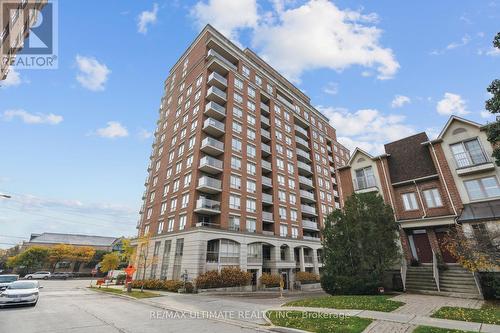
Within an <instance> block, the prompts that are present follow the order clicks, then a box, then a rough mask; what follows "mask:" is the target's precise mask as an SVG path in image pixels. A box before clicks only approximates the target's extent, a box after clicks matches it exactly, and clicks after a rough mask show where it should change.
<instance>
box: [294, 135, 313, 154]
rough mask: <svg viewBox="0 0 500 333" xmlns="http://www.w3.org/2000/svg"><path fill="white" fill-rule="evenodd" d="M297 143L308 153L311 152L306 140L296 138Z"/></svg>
mask: <svg viewBox="0 0 500 333" xmlns="http://www.w3.org/2000/svg"><path fill="white" fill-rule="evenodd" d="M295 142H296V143H297V146H299V147H301V148H304V149H305V150H307V151H309V150H311V149H310V148H309V143H308V142H307V141H306V140H304V139H301V138H299V137H298V136H295Z"/></svg>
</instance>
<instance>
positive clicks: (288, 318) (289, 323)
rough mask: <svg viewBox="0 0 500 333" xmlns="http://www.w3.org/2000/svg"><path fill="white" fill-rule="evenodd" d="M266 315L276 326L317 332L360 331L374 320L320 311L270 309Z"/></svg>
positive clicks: (353, 332) (355, 332) (346, 332)
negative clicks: (342, 316) (343, 316)
mask: <svg viewBox="0 0 500 333" xmlns="http://www.w3.org/2000/svg"><path fill="white" fill-rule="evenodd" d="M266 315H267V317H268V318H269V319H270V320H271V321H272V322H273V324H274V325H276V326H283V327H290V328H297V329H301V330H305V331H310V332H317V333H360V332H363V330H364V329H365V328H366V326H368V325H370V323H371V322H372V320H371V319H365V318H358V317H345V318H341V317H338V316H334V315H330V316H329V315H328V314H321V313H318V312H301V311H268V312H267V313H266ZM319 316H322V317H319Z"/></svg>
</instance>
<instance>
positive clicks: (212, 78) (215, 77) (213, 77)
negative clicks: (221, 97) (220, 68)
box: [208, 72, 227, 87]
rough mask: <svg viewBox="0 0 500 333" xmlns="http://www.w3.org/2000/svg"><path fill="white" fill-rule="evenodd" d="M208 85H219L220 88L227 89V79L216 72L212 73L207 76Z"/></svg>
mask: <svg viewBox="0 0 500 333" xmlns="http://www.w3.org/2000/svg"><path fill="white" fill-rule="evenodd" d="M208 83H209V84H219V85H220V86H223V87H227V79H226V78H225V77H224V76H222V75H220V74H219V73H217V72H212V74H210V75H209V76H208Z"/></svg>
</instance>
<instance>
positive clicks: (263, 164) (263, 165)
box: [261, 160, 273, 172]
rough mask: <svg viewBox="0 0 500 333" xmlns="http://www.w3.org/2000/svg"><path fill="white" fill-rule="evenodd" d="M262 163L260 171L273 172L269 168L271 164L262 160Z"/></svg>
mask: <svg viewBox="0 0 500 333" xmlns="http://www.w3.org/2000/svg"><path fill="white" fill-rule="evenodd" d="M261 163H262V169H264V170H266V171H269V172H270V171H273V168H272V166H271V162H268V161H265V160H262V161H261Z"/></svg>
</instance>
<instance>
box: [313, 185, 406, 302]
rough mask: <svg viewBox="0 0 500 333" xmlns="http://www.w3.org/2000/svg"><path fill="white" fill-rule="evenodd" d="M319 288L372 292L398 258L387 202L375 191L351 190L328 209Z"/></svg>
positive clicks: (350, 292)
mask: <svg viewBox="0 0 500 333" xmlns="http://www.w3.org/2000/svg"><path fill="white" fill-rule="evenodd" d="M323 235H324V240H323V251H324V256H325V259H324V266H323V274H322V277H321V285H322V287H323V289H324V290H325V291H326V292H328V293H330V294H366V293H375V292H376V291H377V287H380V286H382V283H383V277H384V273H385V272H386V271H387V270H388V269H390V267H391V265H392V264H393V263H394V262H395V261H396V260H397V259H398V258H399V248H398V244H397V240H398V235H397V227H396V223H395V221H394V215H393V212H392V209H391V207H390V206H388V205H386V204H385V203H384V201H383V199H382V197H380V196H379V195H377V194H374V193H364V194H354V195H352V196H351V197H350V198H348V199H347V200H346V202H345V207H344V209H343V210H342V211H341V210H336V211H334V212H332V213H331V214H330V215H329V216H328V217H327V219H326V221H325V229H324V230H323Z"/></svg>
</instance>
